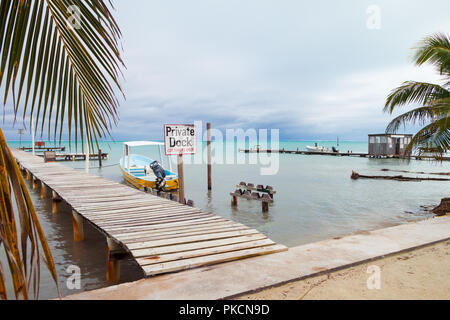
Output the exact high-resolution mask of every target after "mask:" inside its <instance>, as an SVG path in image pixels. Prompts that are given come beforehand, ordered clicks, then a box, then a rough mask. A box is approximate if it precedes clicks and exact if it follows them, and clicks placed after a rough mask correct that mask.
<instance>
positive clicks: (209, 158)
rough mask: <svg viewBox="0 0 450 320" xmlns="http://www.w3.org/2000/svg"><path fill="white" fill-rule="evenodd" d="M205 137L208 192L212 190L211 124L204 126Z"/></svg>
mask: <svg viewBox="0 0 450 320" xmlns="http://www.w3.org/2000/svg"><path fill="white" fill-rule="evenodd" d="M206 136H207V138H206V139H207V147H208V190H212V168H211V162H212V155H211V123H209V122H208V123H207V124H206Z"/></svg>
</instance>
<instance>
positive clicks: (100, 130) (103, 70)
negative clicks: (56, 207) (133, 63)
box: [0, 0, 123, 300]
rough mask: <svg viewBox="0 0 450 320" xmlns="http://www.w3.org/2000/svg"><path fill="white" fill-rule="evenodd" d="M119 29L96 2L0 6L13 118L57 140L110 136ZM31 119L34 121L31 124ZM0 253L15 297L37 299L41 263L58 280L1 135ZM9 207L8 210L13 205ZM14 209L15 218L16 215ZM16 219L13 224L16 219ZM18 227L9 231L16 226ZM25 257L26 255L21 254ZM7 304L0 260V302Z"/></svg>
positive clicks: (2, 56)
mask: <svg viewBox="0 0 450 320" xmlns="http://www.w3.org/2000/svg"><path fill="white" fill-rule="evenodd" d="M120 37H121V34H120V30H119V28H118V26H117V24H116V22H115V20H114V18H113V17H112V15H111V13H110V11H109V8H108V6H107V5H106V4H105V3H104V1H103V0H0V90H1V91H2V92H3V93H4V96H3V97H2V101H3V103H4V104H6V103H7V101H12V103H13V105H14V113H15V115H16V116H17V115H19V116H20V113H21V116H22V117H23V119H24V120H25V117H26V116H27V115H33V117H30V118H31V119H34V121H35V125H36V126H35V127H36V131H38V130H39V129H40V131H41V133H43V131H44V128H45V125H46V124H47V125H48V136H49V137H50V136H51V135H52V134H53V136H54V139H55V140H56V139H57V137H59V141H61V138H62V135H63V133H68V136H69V140H75V143H76V142H77V140H78V139H81V141H82V142H84V137H88V138H89V141H90V144H93V142H92V141H95V142H96V141H97V140H98V138H101V137H104V136H106V135H109V133H110V129H111V127H112V125H113V124H114V123H116V122H117V120H118V106H119V102H118V99H117V97H116V95H117V94H123V93H122V89H121V86H120V83H119V77H120V72H121V67H122V66H123V62H122V60H121V58H120V53H119V40H120ZM30 121H33V120H30ZM83 148H84V145H83ZM0 192H1V198H0V248H1V247H3V249H4V251H5V254H6V260H7V266H8V269H9V271H10V274H11V280H12V283H13V286H14V293H15V296H16V298H19V299H28V298H29V297H30V294H29V292H30V291H31V290H33V291H34V294H35V297H37V295H38V293H39V274H40V261H41V260H43V261H44V262H45V263H46V265H47V267H48V269H49V271H50V274H51V275H52V276H53V278H54V280H55V282H57V275H56V270H55V265H54V262H53V259H52V255H51V253H50V250H49V247H48V244H47V242H46V239H45V236H44V234H43V231H42V228H41V226H40V224H39V220H38V218H37V215H36V211H35V209H34V206H33V203H32V202H31V199H30V196H29V193H28V190H27V187H26V185H25V183H24V181H23V178H22V176H21V174H20V171H19V168H18V166H17V163H16V162H15V160H14V158H13V156H12V154H11V151H10V149H9V148H8V146H7V143H6V140H5V138H4V137H3V133H2V130H1V129H0ZM13 202H15V205H14V204H13ZM16 211H17V218H16V217H15V212H16ZM16 220H17V221H16ZM17 222H18V225H19V226H20V229H19V230H16V223H17ZM28 251H29V252H30V255H29V256H28V255H27V252H28ZM6 298H8V295H7V289H6V273H5V264H2V263H1V261H0V300H2V299H6Z"/></svg>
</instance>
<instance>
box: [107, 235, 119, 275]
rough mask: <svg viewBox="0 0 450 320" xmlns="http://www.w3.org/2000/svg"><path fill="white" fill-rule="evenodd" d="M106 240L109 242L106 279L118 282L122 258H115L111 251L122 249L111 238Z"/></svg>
mask: <svg viewBox="0 0 450 320" xmlns="http://www.w3.org/2000/svg"><path fill="white" fill-rule="evenodd" d="M106 241H107V243H108V245H107V248H106V280H108V281H110V282H112V283H118V282H119V280H120V260H118V259H115V258H114V257H113V255H112V254H111V253H112V252H113V251H117V250H120V246H119V245H118V244H117V243H116V242H115V241H114V240H113V239H111V238H107V239H106Z"/></svg>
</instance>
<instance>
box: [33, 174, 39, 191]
mask: <svg viewBox="0 0 450 320" xmlns="http://www.w3.org/2000/svg"><path fill="white" fill-rule="evenodd" d="M32 180H33V190H36V189H37V183H38V181H37V178H36V177H35V176H33V177H32Z"/></svg>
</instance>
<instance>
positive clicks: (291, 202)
mask: <svg viewBox="0 0 450 320" xmlns="http://www.w3.org/2000/svg"><path fill="white" fill-rule="evenodd" d="M318 143H319V144H320V145H324V146H327V147H330V148H331V147H332V146H335V145H336V142H335V141H334V142H332V141H328V142H327V141H325V142H318ZM23 144H25V145H30V143H26V142H24V143H23ZM307 145H314V141H309V142H308V141H306V142H304V141H301V142H299V141H283V142H280V148H285V149H289V150H296V149H297V148H300V149H301V150H304V149H305V148H306V146H307ZM10 146H11V147H16V146H18V143H17V142H11V143H10ZM122 148H123V147H122V143H120V142H117V143H111V142H109V143H102V144H101V149H102V151H104V152H108V153H109V154H110V159H109V160H108V161H104V163H103V164H104V167H103V168H101V169H99V168H98V162H97V161H91V162H90V166H91V168H90V173H92V174H95V175H100V176H103V177H105V178H108V179H111V180H114V181H117V182H120V183H123V179H122V176H121V173H120V171H119V169H118V167H117V166H116V164H117V163H118V161H119V159H120V157H121V156H122ZM233 148H234V147H233V146H230V145H227V146H226V147H225V149H226V150H227V151H230V150H233ZM339 149H340V150H341V151H343V152H344V151H345V152H346V151H347V150H351V151H353V152H367V142H348V141H343V142H341V143H340V146H339ZM133 152H135V153H140V154H144V155H146V154H147V155H149V156H153V157H155V158H156V157H157V154H158V152H157V150H156V149H155V150H150V149H148V148H136V150H133ZM63 164H65V165H68V166H71V167H75V168H78V169H80V170H84V169H85V166H84V163H83V162H63ZM166 164H167V162H166ZM384 168H388V169H391V170H408V171H424V172H448V171H449V170H450V164H449V163H448V162H444V163H438V162H431V161H406V160H397V159H365V158H356V157H355V158H353V157H331V156H304V155H284V154H282V155H279V171H278V173H277V174H276V175H272V176H262V175H261V174H260V165H257V164H256V165H255V164H231V165H230V164H215V165H213V191H212V192H208V191H207V187H206V179H207V176H206V166H205V165H203V164H202V165H199V164H186V165H185V188H186V197H187V198H188V199H192V200H194V202H195V205H196V206H197V207H199V208H202V209H204V210H206V211H211V212H214V213H215V214H218V215H221V216H223V217H226V218H230V219H232V220H234V221H237V222H241V223H243V224H245V225H247V226H249V227H252V228H256V229H258V230H259V231H261V232H263V233H265V234H266V235H267V236H268V237H270V238H271V239H273V240H274V241H276V242H279V243H282V244H285V245H287V246H297V245H301V244H305V243H309V242H314V241H319V240H323V239H327V238H332V237H338V236H343V235H347V234H351V233H355V232H361V231H367V230H375V229H379V228H383V227H388V226H393V225H398V224H402V223H406V222H408V221H414V220H420V219H425V218H427V217H430V216H432V215H430V214H429V213H427V212H426V211H425V210H424V209H423V206H434V205H437V204H438V203H439V202H440V200H441V199H442V198H443V197H446V196H449V193H450V192H449V191H450V185H449V183H448V182H426V181H424V182H398V181H377V180H358V181H353V180H351V179H350V175H351V173H352V170H354V171H357V172H359V173H361V174H369V175H382V174H385V173H383V172H381V169H384ZM389 174H393V173H389ZM412 176H415V175H414V174H412ZM241 181H245V182H252V183H254V184H264V185H271V186H273V187H274V188H275V190H276V191H277V194H276V195H275V203H274V204H273V205H271V207H270V211H269V213H267V214H263V213H261V205H260V203H259V202H254V201H248V200H241V199H240V200H239V204H238V208H237V209H233V208H231V206H230V200H231V199H230V196H229V193H230V192H232V191H234V190H235V189H236V188H235V186H236V184H238V183H239V182H241ZM32 193H33V198H34V200H35V204H36V207H37V210H38V212H39V215H40V219H41V222H42V224H43V227H44V229H45V232H46V235H47V237H48V240H49V243H50V245H51V247H52V249H53V254H54V258H55V261H56V263H57V268H58V274H59V277H60V279H59V284H60V289H61V292H62V295H63V296H64V295H67V294H73V293H76V292H79V291H83V290H92V289H96V288H100V287H104V286H107V285H109V284H108V283H107V282H106V279H105V254H106V243H105V242H106V241H105V239H104V237H103V236H102V235H101V234H100V233H99V232H97V231H96V230H95V229H94V228H92V227H90V226H88V225H85V229H86V240H85V241H84V242H82V243H74V242H73V240H72V219H71V214H70V208H69V207H63V208H62V211H61V213H60V214H58V215H52V214H51V211H50V210H51V203H50V201H49V200H48V199H45V200H40V198H39V194H38V192H32ZM70 265H77V266H79V267H80V268H81V272H82V280H81V285H82V288H81V290H69V289H67V286H66V284H65V283H66V279H67V277H69V276H70V274H68V273H67V272H66V270H67V267H69V266H70ZM121 276H122V282H128V281H132V280H137V279H139V278H140V277H141V274H140V271H139V269H138V268H137V267H136V266H135V265H134V264H133V262H131V261H125V262H122V273H121ZM41 282H42V286H41V295H40V298H41V299H47V298H53V297H56V291H55V287H54V284H53V283H52V282H51V280H50V279H49V276H48V274H47V272H46V271H45V270H43V275H42V280H41Z"/></svg>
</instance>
